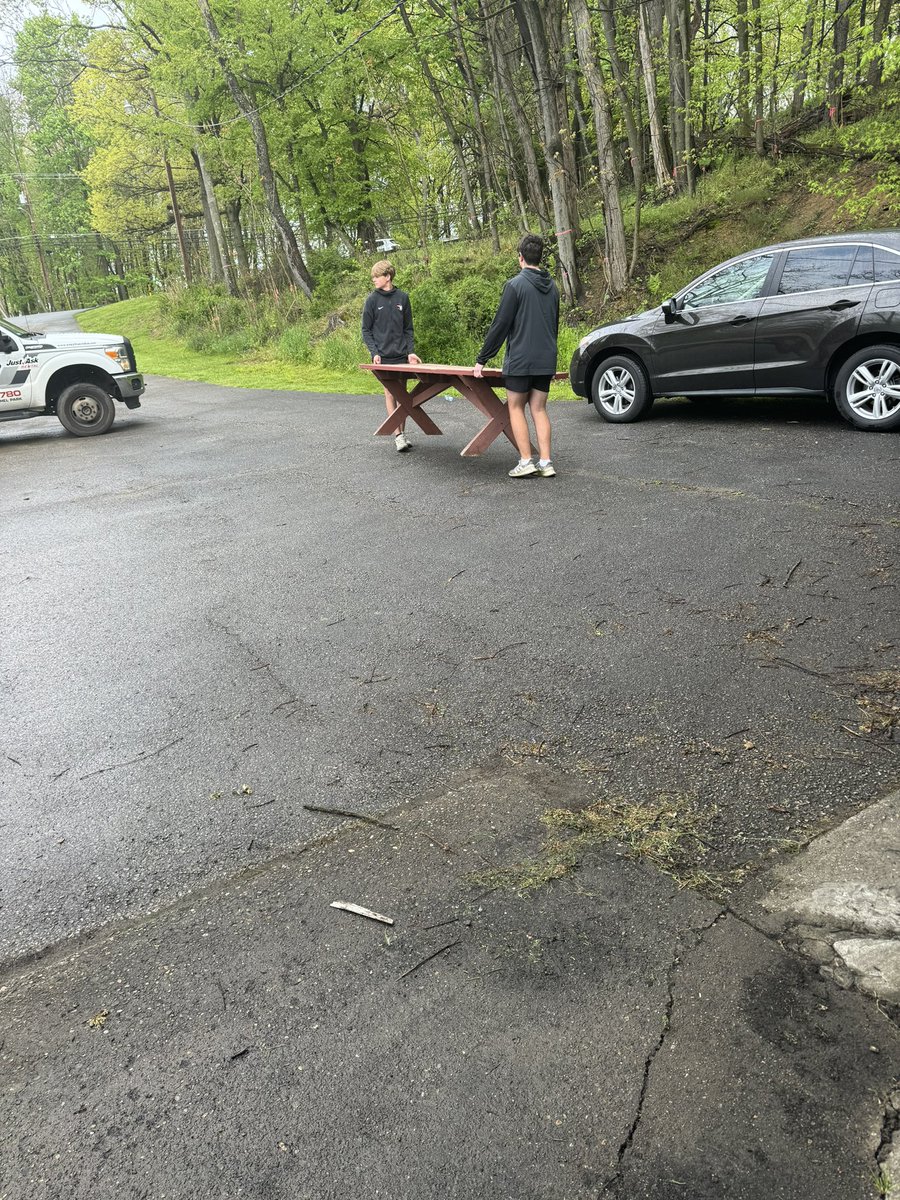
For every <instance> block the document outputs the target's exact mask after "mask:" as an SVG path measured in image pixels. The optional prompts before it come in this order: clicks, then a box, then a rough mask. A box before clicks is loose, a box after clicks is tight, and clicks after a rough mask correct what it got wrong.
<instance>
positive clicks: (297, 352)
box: [278, 325, 312, 363]
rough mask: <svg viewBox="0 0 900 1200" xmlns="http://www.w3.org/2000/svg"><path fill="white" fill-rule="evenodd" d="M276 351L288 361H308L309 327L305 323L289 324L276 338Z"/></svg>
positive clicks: (310, 351) (310, 346) (310, 355)
mask: <svg viewBox="0 0 900 1200" xmlns="http://www.w3.org/2000/svg"><path fill="white" fill-rule="evenodd" d="M278 351H279V353H280V355H281V357H282V358H283V359H285V360H286V361H287V362H290V363H308V362H309V361H310V359H311V358H312V345H311V343H310V336H309V329H308V328H307V326H305V325H289V326H288V327H287V329H285V331H284V332H283V333H282V335H281V337H280V338H279V339H278Z"/></svg>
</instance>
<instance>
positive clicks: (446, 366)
mask: <svg viewBox="0 0 900 1200" xmlns="http://www.w3.org/2000/svg"><path fill="white" fill-rule="evenodd" d="M359 365H360V369H361V370H363V371H397V372H402V373H404V374H408V373H409V372H414V373H415V374H416V375H474V374H475V367H474V366H466V367H463V366H459V365H452V364H450V363H360V364H359ZM481 374H482V378H483V379H502V378H503V372H502V371H501V370H500V369H499V368H498V367H484V368H483V369H482V373H481ZM553 378H554V379H568V378H569V372H568V371H557V372H556V374H555V375H554V376H553Z"/></svg>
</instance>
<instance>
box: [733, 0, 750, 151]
mask: <svg viewBox="0 0 900 1200" xmlns="http://www.w3.org/2000/svg"><path fill="white" fill-rule="evenodd" d="M736 13H737V15H736V17H735V21H734V29H735V33H736V34H737V53H738V90H737V114H738V120H739V121H740V123H741V130H742V132H743V134H744V137H749V136H750V34H749V26H748V22H747V0H737V4H736Z"/></svg>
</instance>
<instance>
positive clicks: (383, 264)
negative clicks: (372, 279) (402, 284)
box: [372, 258, 396, 281]
mask: <svg viewBox="0 0 900 1200" xmlns="http://www.w3.org/2000/svg"><path fill="white" fill-rule="evenodd" d="M372 274H373V275H387V277H388V279H390V280H392V281H393V278H394V275H395V274H396V271H395V270H394V264H393V263H391V262H388V260H387V259H386V258H382V259H380V260H379V261H378V262H377V263H374V264H373V266H372Z"/></svg>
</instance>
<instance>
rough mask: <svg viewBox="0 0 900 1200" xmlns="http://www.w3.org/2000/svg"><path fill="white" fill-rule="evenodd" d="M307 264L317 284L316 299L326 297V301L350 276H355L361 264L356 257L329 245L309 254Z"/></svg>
mask: <svg viewBox="0 0 900 1200" xmlns="http://www.w3.org/2000/svg"><path fill="white" fill-rule="evenodd" d="M306 265H307V267H308V268H309V273H310V275H311V276H312V278H313V282H314V284H315V290H316V299H317V300H320V298H326V302H327V298H328V297H330V296H332V295H333V294H334V293H335V291H336V290H337V289H338V288H339V287H340V284H341V283H342V282H343V281H344V280H345V279H346V278H347V277H348V276H350V275H354V276H355V275H357V274H358V272H359V264H358V263H357V262H356V260H355V259H353V258H347V257H346V256H345V255H343V254H339V253H338V252H337V250H333V249H329V248H327V247H326V248H325V249H322V250H314V251H313V252H312V254H310V255H309V256H308V258H307V261H306Z"/></svg>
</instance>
